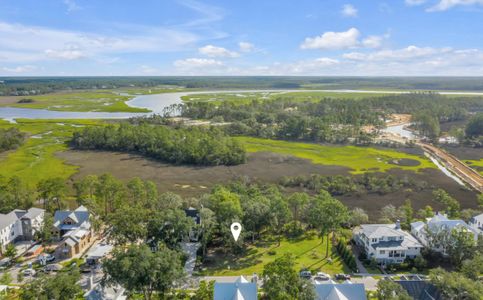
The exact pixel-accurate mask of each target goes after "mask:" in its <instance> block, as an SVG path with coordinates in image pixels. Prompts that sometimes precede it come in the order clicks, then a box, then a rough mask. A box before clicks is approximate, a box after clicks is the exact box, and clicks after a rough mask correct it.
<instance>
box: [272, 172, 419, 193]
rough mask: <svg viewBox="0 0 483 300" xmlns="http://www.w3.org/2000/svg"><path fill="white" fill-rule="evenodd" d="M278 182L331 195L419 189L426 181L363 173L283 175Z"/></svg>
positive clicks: (286, 185)
mask: <svg viewBox="0 0 483 300" xmlns="http://www.w3.org/2000/svg"><path fill="white" fill-rule="evenodd" d="M280 184H281V185H282V186H285V187H303V188H306V189H309V190H312V191H319V190H326V191H328V192H329V193H330V194H331V195H333V196H341V195H351V194H363V193H378V194H380V195H384V194H388V193H393V192H397V191H401V190H403V189H407V188H411V189H414V190H417V191H421V190H423V189H425V188H427V186H428V183H426V182H424V181H420V180H418V181H417V180H414V179H413V178H410V177H407V176H404V177H402V178H398V177H396V176H393V175H387V176H378V175H376V174H371V173H364V175H361V176H343V175H335V176H324V175H318V174H312V175H310V176H295V177H284V178H282V179H281V180H280Z"/></svg>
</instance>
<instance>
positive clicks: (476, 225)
mask: <svg viewBox="0 0 483 300" xmlns="http://www.w3.org/2000/svg"><path fill="white" fill-rule="evenodd" d="M470 226H471V227H472V228H473V229H475V230H477V231H478V232H479V233H480V234H483V214H479V215H477V216H474V217H473V218H471V220H470Z"/></svg>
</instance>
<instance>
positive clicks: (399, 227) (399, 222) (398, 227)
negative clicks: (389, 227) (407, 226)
mask: <svg viewBox="0 0 483 300" xmlns="http://www.w3.org/2000/svg"><path fill="white" fill-rule="evenodd" d="M396 229H401V221H399V220H397V221H396Z"/></svg>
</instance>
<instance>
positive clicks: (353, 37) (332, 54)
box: [0, 0, 483, 76]
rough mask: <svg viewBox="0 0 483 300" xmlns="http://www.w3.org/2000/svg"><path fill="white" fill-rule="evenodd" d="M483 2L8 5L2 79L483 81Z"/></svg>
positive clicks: (156, 0) (85, 0)
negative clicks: (315, 77) (211, 77)
mask: <svg viewBox="0 0 483 300" xmlns="http://www.w3.org/2000/svg"><path fill="white" fill-rule="evenodd" d="M482 20H483V0H386V1H378V0H352V1H336V0H334V1H322V0H298V1H292V0H278V1H275V0H258V1H254V0H244V1H226V0H225V1H214V0H200V1H197V0H137V1H136V0H122V1H121V0H117V1H115V0H102V1H99V0H42V1H38V0H1V1H0V76H28V75H52V76H57V75H69V76H70V75H79V76H86V75H119V76H122V75H346V76H347V75H357V76H363V75H384V76H386V75H396V76H400V75H421V76H426V75H441V76H451V75H469V76H477V75H483V21H482Z"/></svg>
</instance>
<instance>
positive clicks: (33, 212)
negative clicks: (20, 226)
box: [0, 207, 44, 230]
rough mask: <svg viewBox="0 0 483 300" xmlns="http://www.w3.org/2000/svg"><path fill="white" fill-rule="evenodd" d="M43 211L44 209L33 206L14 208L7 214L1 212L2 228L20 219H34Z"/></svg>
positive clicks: (0, 225) (0, 222)
mask: <svg viewBox="0 0 483 300" xmlns="http://www.w3.org/2000/svg"><path fill="white" fill-rule="evenodd" d="M43 212H44V210H43V209H41V208H36V207H32V208H30V209H29V210H23V209H14V210H12V211H11V212H9V213H8V214H6V215H4V214H0V230H2V229H4V228H6V227H7V226H9V225H11V224H13V223H15V222H16V221H17V220H18V219H21V218H28V219H33V218H35V217H37V216H38V215H39V214H41V213H43Z"/></svg>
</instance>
